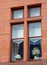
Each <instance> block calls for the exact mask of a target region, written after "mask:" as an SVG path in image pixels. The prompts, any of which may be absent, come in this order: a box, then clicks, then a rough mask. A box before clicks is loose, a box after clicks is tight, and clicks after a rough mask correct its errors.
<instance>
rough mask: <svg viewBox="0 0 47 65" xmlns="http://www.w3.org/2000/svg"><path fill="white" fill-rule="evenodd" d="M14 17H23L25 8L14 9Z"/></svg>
mask: <svg viewBox="0 0 47 65" xmlns="http://www.w3.org/2000/svg"><path fill="white" fill-rule="evenodd" d="M13 18H14V19H17V18H23V9H21V10H14V11H13Z"/></svg>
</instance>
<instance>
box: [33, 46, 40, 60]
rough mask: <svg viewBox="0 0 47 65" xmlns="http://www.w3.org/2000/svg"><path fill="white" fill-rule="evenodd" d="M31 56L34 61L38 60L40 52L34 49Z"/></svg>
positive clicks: (36, 48)
mask: <svg viewBox="0 0 47 65" xmlns="http://www.w3.org/2000/svg"><path fill="white" fill-rule="evenodd" d="M32 54H33V55H34V59H39V54H40V50H39V48H38V47H34V48H33V50H32Z"/></svg>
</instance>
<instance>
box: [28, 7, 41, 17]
mask: <svg viewBox="0 0 47 65" xmlns="http://www.w3.org/2000/svg"><path fill="white" fill-rule="evenodd" d="M34 16H40V7H35V8H29V17H34Z"/></svg>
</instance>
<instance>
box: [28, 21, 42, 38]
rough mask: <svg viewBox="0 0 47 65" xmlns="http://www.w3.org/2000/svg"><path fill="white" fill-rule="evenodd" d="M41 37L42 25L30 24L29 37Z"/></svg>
mask: <svg viewBox="0 0 47 65" xmlns="http://www.w3.org/2000/svg"><path fill="white" fill-rule="evenodd" d="M33 36H41V23H40V22H38V23H29V37H33Z"/></svg>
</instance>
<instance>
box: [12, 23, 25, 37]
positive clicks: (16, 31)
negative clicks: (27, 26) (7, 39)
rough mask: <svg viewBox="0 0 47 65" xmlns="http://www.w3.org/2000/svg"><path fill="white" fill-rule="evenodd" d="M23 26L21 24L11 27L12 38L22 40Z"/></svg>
mask: <svg viewBox="0 0 47 65" xmlns="http://www.w3.org/2000/svg"><path fill="white" fill-rule="evenodd" d="M23 32H24V26H23V24H18V25H13V26H12V38H23V37H24V33H23Z"/></svg>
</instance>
